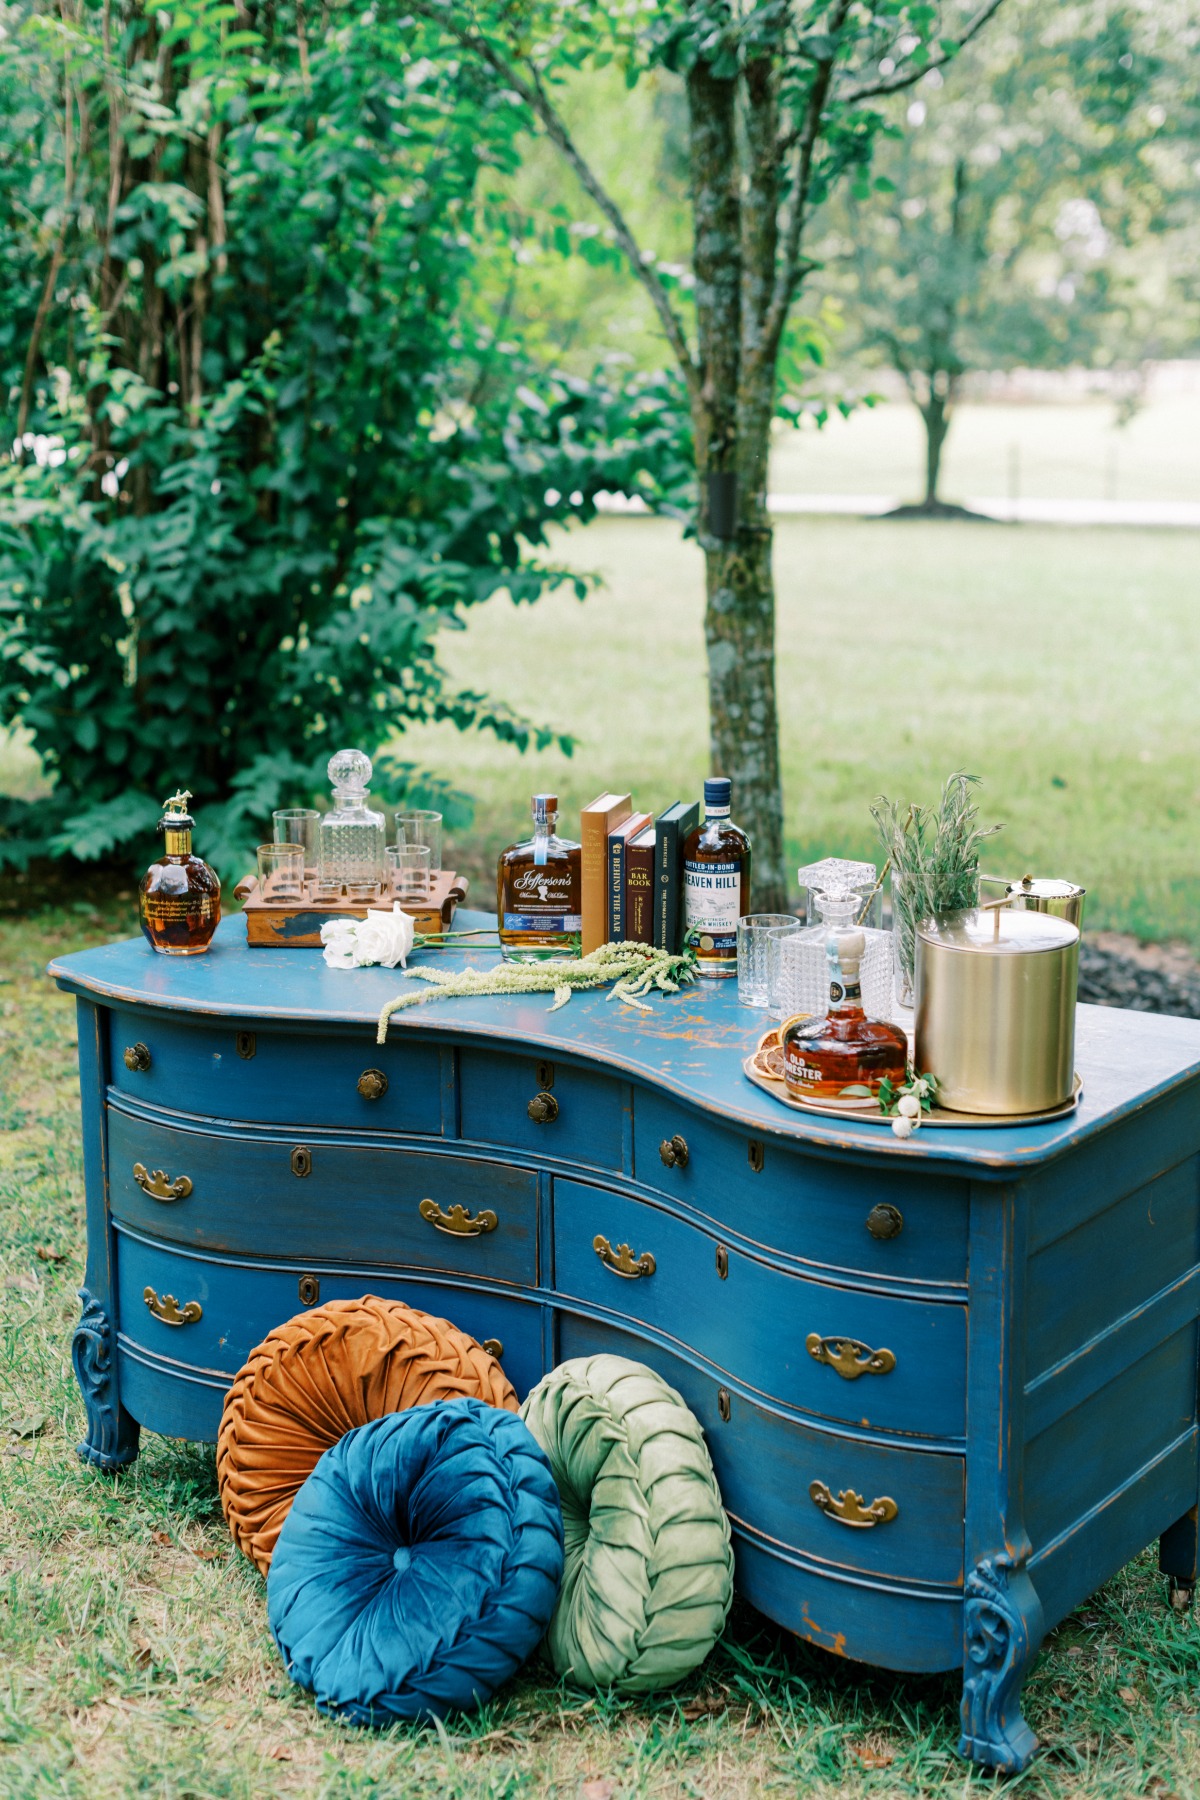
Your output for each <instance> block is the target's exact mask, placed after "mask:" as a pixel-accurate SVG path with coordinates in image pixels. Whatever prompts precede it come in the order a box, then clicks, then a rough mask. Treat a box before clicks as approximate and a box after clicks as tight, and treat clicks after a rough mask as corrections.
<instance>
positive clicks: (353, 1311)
mask: <svg viewBox="0 0 1200 1800" xmlns="http://www.w3.org/2000/svg"><path fill="white" fill-rule="evenodd" d="M460 1394H466V1395H470V1396H473V1397H474V1398H476V1399H478V1400H482V1401H484V1403H485V1404H486V1405H488V1406H500V1407H503V1408H504V1409H505V1411H507V1412H516V1411H517V1396H516V1394H515V1393H514V1392H513V1389H512V1385H511V1383H510V1382H509V1381H508V1379H507V1377H506V1376H505V1373H504V1371H503V1369H502V1368H501V1367H500V1364H499V1363H498V1362H497V1361H496V1360H495V1358H494V1357H492V1356H489V1355H488V1353H487V1351H486V1350H485V1349H483V1347H482V1345H480V1344H477V1343H476V1342H475V1339H474V1338H472V1337H468V1336H467V1334H466V1332H465V1331H459V1329H458V1327H457V1326H455V1325H451V1324H450V1323H449V1322H448V1321H447V1320H445V1319H435V1318H434V1317H433V1316H432V1315H431V1314H430V1313H423V1312H415V1311H414V1310H413V1308H412V1307H411V1306H404V1305H402V1304H401V1303H400V1301H398V1300H380V1299H378V1298H377V1297H376V1296H375V1295H374V1294H367V1295H364V1297H363V1298H362V1299H361V1300H331V1301H329V1303H328V1304H327V1305H325V1306H314V1307H313V1308H312V1309H311V1310H310V1311H309V1312H305V1313H300V1314H298V1316H297V1317H296V1318H294V1319H289V1320H288V1322H287V1324H286V1325H278V1326H276V1328H275V1330H274V1331H272V1332H271V1333H270V1335H269V1336H268V1337H267V1338H266V1339H265V1340H264V1341H263V1342H262V1343H261V1344H260V1345H259V1346H258V1348H257V1349H256V1350H252V1351H251V1353H250V1358H249V1361H248V1362H247V1363H246V1365H245V1367H244V1368H243V1369H241V1370H240V1371H239V1373H238V1375H237V1377H236V1378H235V1380H234V1383H233V1386H232V1387H231V1388H230V1390H229V1392H228V1394H227V1395H226V1396H225V1410H224V1412H223V1414H222V1416H221V1430H220V1435H219V1436H218V1438H217V1479H218V1481H219V1483H220V1488H221V1506H222V1508H223V1510H224V1513H225V1517H226V1519H227V1520H228V1521H229V1529H230V1531H231V1532H232V1533H233V1540H234V1543H235V1544H237V1546H238V1548H239V1549H240V1550H243V1551H244V1552H245V1554H246V1555H247V1556H248V1557H249V1558H250V1559H251V1561H252V1562H254V1563H257V1565H258V1567H259V1568H260V1569H261V1571H262V1573H263V1574H264V1575H265V1574H266V1572H267V1570H268V1569H269V1568H270V1566H271V1553H272V1551H273V1550H274V1548H275V1540H276V1538H277V1537H278V1536H279V1533H280V1530H281V1529H282V1527H283V1522H284V1520H285V1519H286V1518H287V1516H288V1512H289V1510H290V1509H291V1504H292V1501H293V1500H294V1499H295V1498H296V1495H297V1494H298V1493H299V1491H300V1489H301V1487H302V1486H303V1484H304V1482H305V1481H306V1479H307V1478H308V1476H309V1475H310V1474H311V1473H312V1471H313V1469H314V1468H315V1467H316V1465H317V1462H318V1459H319V1458H320V1457H321V1456H322V1455H323V1454H324V1452H325V1451H326V1450H328V1449H329V1448H330V1446H331V1445H333V1444H336V1443H337V1442H338V1440H339V1439H340V1438H343V1437H344V1436H345V1435H346V1433H347V1432H348V1431H353V1429H354V1427H355V1426H356V1425H365V1424H366V1423H367V1420H368V1419H379V1418H382V1417H383V1416H384V1414H385V1413H394V1412H402V1411H403V1410H404V1408H405V1407H409V1406H422V1405H424V1404H425V1403H426V1402H427V1401H430V1400H452V1399H454V1398H456V1397H457V1396H458V1395H460Z"/></svg>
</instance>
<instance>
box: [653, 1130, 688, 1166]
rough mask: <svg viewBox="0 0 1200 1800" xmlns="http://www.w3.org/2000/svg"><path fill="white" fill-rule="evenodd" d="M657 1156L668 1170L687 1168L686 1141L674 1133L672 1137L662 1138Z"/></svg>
mask: <svg viewBox="0 0 1200 1800" xmlns="http://www.w3.org/2000/svg"><path fill="white" fill-rule="evenodd" d="M658 1154H659V1156H660V1157H661V1158H662V1160H663V1162H664V1163H665V1164H666V1166H667V1168H668V1169H686V1168H687V1166H688V1147H687V1139H686V1138H682V1137H680V1135H679V1133H678V1132H676V1133H675V1136H674V1137H669V1138H664V1139H663V1141H662V1143H661V1144H660V1145H659V1146H658Z"/></svg>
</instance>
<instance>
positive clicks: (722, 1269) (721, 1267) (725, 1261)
mask: <svg viewBox="0 0 1200 1800" xmlns="http://www.w3.org/2000/svg"><path fill="white" fill-rule="evenodd" d="M717 1274H718V1275H719V1276H720V1277H721V1280H722V1281H728V1280H729V1252H728V1250H727V1249H726V1248H725V1246H724V1244H718V1245H717Z"/></svg>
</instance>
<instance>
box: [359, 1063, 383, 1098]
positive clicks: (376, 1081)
mask: <svg viewBox="0 0 1200 1800" xmlns="http://www.w3.org/2000/svg"><path fill="white" fill-rule="evenodd" d="M355 1086H356V1087H357V1088H358V1091H359V1093H360V1094H361V1095H362V1097H363V1099H364V1100H382V1099H383V1096H384V1095H385V1094H386V1093H387V1091H388V1078H387V1076H386V1075H385V1074H384V1072H383V1070H382V1069H364V1070H363V1072H362V1074H361V1075H360V1076H359V1078H358V1080H357V1082H356V1083H355Z"/></svg>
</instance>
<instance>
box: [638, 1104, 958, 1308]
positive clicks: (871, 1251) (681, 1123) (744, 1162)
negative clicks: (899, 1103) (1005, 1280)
mask: <svg viewBox="0 0 1200 1800" xmlns="http://www.w3.org/2000/svg"><path fill="white" fill-rule="evenodd" d="M881 1139H882V1134H881ZM680 1140H682V1146H683V1148H682V1152H681V1149H680ZM664 1147H665V1149H664ZM664 1154H665V1155H667V1156H669V1157H670V1158H671V1161H670V1162H664V1160H663V1157H664ZM633 1159H634V1175H635V1178H636V1179H637V1181H638V1182H639V1183H640V1184H641V1185H642V1186H643V1187H649V1188H654V1189H657V1191H658V1192H659V1193H662V1194H666V1195H667V1196H668V1198H670V1199H673V1200H684V1201H686V1202H687V1204H688V1205H689V1206H691V1207H693V1208H695V1210H696V1211H697V1212H701V1213H706V1214H707V1215H708V1216H709V1217H710V1218H712V1219H714V1220H718V1221H722V1222H724V1223H725V1224H727V1225H728V1226H729V1227H730V1228H731V1229H733V1230H736V1231H737V1232H738V1233H740V1235H741V1236H742V1237H746V1238H750V1239H751V1240H752V1241H753V1242H755V1243H758V1244H763V1245H765V1246H767V1247H769V1248H770V1249H772V1250H782V1251H784V1252H785V1253H786V1254H787V1255H789V1256H795V1257H800V1258H802V1259H803V1260H804V1261H805V1262H812V1263H818V1264H821V1265H824V1266H826V1267H830V1268H840V1269H849V1270H855V1271H858V1272H861V1273H863V1274H867V1275H884V1276H891V1277H893V1278H894V1279H896V1280H902V1281H928V1282H937V1283H944V1282H951V1283H958V1284H962V1283H963V1282H965V1280H966V1275H967V1227H968V1211H969V1200H970V1191H969V1184H968V1183H967V1182H966V1181H960V1180H955V1179H954V1178H953V1177H944V1176H927V1175H923V1174H919V1173H917V1172H915V1171H910V1170H907V1169H894V1170H893V1169H889V1170H888V1171H887V1173H886V1176H885V1175H883V1174H876V1173H875V1172H874V1171H872V1170H871V1169H866V1168H859V1167H856V1166H855V1165H854V1164H853V1163H845V1162H833V1161H828V1160H826V1159H824V1158H821V1157H816V1156H805V1155H804V1154H803V1153H802V1152H798V1151H795V1150H791V1149H788V1148H787V1147H786V1146H785V1145H784V1144H781V1143H780V1142H779V1140H778V1139H772V1138H758V1139H756V1138H753V1137H751V1136H750V1135H749V1134H748V1133H742V1132H739V1131H735V1130H734V1129H733V1128H732V1127H728V1126H724V1125H720V1124H718V1123H717V1122H716V1121H715V1120H710V1119H707V1118H705V1117H704V1116H703V1114H700V1113H695V1112H692V1111H691V1110H690V1109H689V1108H687V1107H684V1106H683V1105H681V1104H680V1103H679V1102H678V1101H676V1100H669V1099H666V1098H664V1097H663V1096H662V1095H661V1094H656V1093H654V1092H653V1091H652V1090H650V1089H648V1088H638V1089H637V1090H636V1091H635V1094H634V1118H633ZM881 1204H882V1205H884V1206H885V1207H887V1208H890V1209H891V1211H890V1212H888V1213H887V1214H886V1215H881V1214H880V1213H879V1211H878V1209H879V1207H880V1206H881ZM868 1221H870V1223H868ZM879 1231H884V1232H885V1233H890V1235H885V1236H882V1237H881V1236H877V1235H876V1233H877V1232H879Z"/></svg>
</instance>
